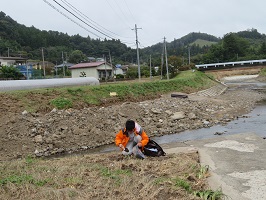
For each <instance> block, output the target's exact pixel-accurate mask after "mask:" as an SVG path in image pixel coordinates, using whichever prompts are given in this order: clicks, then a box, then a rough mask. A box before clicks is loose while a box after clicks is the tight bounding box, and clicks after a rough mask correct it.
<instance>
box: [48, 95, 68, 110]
mask: <svg viewBox="0 0 266 200" xmlns="http://www.w3.org/2000/svg"><path fill="white" fill-rule="evenodd" d="M50 103H51V104H52V105H53V106H54V107H56V108H58V109H67V108H71V107H72V106H73V104H72V101H71V100H70V99H67V98H62V97H59V98H56V99H53V100H51V101H50Z"/></svg>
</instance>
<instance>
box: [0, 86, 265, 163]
mask: <svg viewBox="0 0 266 200" xmlns="http://www.w3.org/2000/svg"><path fill="white" fill-rule="evenodd" d="M261 99H266V97H265V94H261V93H258V92H255V91H247V90H235V91H232V90H227V91H226V92H225V93H223V94H222V95H219V96H216V97H203V96H198V95H188V98H173V97H171V95H170V94H167V95H164V96H162V97H161V98H158V99H154V100H147V101H142V102H137V103H133V102H124V103H122V104H119V105H112V106H108V107H89V108H83V109H79V110H76V109H68V110H56V109H53V110H51V111H49V112H47V113H45V114H37V113H27V112H22V111H23V109H22V108H21V107H20V104H19V102H17V101H16V100H14V99H8V98H7V97H5V96H4V95H2V98H1V99H0V104H1V108H0V110H1V114H0V138H1V140H0V160H1V161H3V160H9V159H16V158H20V157H25V156H27V155H36V156H50V155H55V154H60V153H73V152H78V151H84V150H87V149H91V148H95V147H97V146H101V145H105V144H112V143H113V141H114V137H115V134H116V133H117V132H118V130H119V129H120V128H121V127H123V126H124V123H125V121H126V120H127V119H129V118H131V119H134V120H136V121H137V122H138V123H139V124H141V125H142V127H143V128H144V129H145V130H146V132H147V133H148V135H149V136H160V135H165V134H172V133H177V132H180V131H184V130H188V129H198V128H202V127H208V126H213V125H215V124H218V123H221V124H224V123H227V122H229V121H231V120H233V119H235V118H236V117H237V116H240V115H242V114H245V113H248V112H249V111H250V110H251V109H252V108H253V106H254V105H255V103H256V102H257V101H259V100H261Z"/></svg>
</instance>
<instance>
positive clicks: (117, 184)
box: [0, 152, 223, 200]
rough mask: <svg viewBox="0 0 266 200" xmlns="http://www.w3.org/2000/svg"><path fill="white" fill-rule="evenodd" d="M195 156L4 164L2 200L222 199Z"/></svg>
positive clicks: (98, 157) (72, 158)
mask: <svg viewBox="0 0 266 200" xmlns="http://www.w3.org/2000/svg"><path fill="white" fill-rule="evenodd" d="M198 160H199V157H198V154H197V153H196V152H191V153H187V154H182V153H180V154H169V155H167V156H164V157H159V158H152V157H149V158H147V159H145V160H140V159H137V158H133V157H124V156H122V155H120V154H118V153H105V154H87V155H83V156H69V157H64V158H53V159H35V158H31V157H28V158H26V159H22V160H18V161H8V162H2V163H0V199H38V200H41V199H45V200H49V199H51V200H54V199H148V200H149V199H162V200H163V199H184V200H188V199H195V200H196V199H206V200H207V199H213V200H216V199H221V198H222V197H223V194H222V192H221V191H220V190H217V191H212V190H210V189H209V188H208V185H207V181H206V178H207V177H208V176H209V173H208V167H206V166H200V164H199V162H198Z"/></svg>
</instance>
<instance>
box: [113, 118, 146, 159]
mask: <svg viewBox="0 0 266 200" xmlns="http://www.w3.org/2000/svg"><path fill="white" fill-rule="evenodd" d="M148 142H149V137H148V135H147V134H146V133H145V131H144V130H143V129H142V128H141V126H140V125H139V124H137V123H136V122H135V121H133V120H127V121H126V127H125V128H123V129H121V130H120V131H119V132H118V133H117V134H116V137H115V144H116V146H118V147H119V148H120V149H121V150H122V154H123V155H131V154H133V155H135V156H136V157H137V158H141V159H144V158H145V156H144V154H143V153H142V150H143V147H144V146H145V145H146V144H147V143H148Z"/></svg>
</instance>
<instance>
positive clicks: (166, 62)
mask: <svg viewBox="0 0 266 200" xmlns="http://www.w3.org/2000/svg"><path fill="white" fill-rule="evenodd" d="M165 39H166V38H165V37H164V49H165V65H166V76H167V80H169V73H168V59H167V50H166V42H165Z"/></svg>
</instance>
